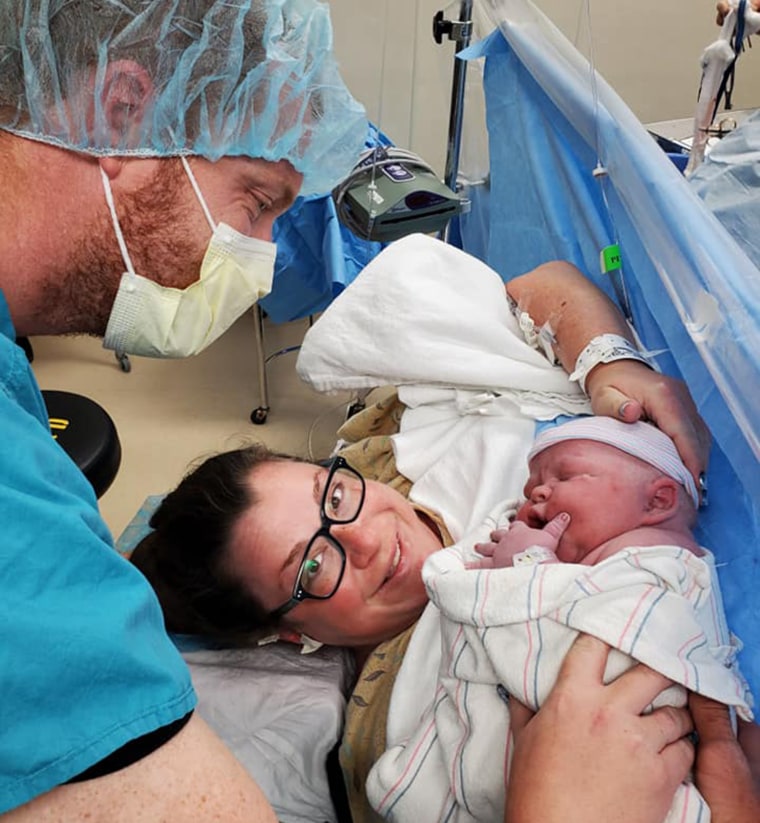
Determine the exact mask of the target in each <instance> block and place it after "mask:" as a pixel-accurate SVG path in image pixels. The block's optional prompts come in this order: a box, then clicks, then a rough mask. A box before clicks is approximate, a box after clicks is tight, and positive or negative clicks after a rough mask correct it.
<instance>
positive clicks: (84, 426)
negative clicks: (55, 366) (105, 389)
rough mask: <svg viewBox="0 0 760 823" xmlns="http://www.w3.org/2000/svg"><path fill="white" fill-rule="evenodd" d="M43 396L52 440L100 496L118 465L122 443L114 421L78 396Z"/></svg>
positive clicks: (60, 393) (47, 393) (62, 393)
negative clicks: (66, 454)
mask: <svg viewBox="0 0 760 823" xmlns="http://www.w3.org/2000/svg"><path fill="white" fill-rule="evenodd" d="M42 397H43V398H44V400H45V405H46V406H47V410H48V417H49V418H50V429H51V431H52V433H53V437H55V438H56V440H57V441H58V442H59V443H60V445H61V446H62V447H63V448H64V450H65V451H66V452H67V453H68V455H69V457H71V459H72V460H73V461H74V462H75V463H76V464H77V466H79V468H80V469H81V471H82V473H83V474H84V476H85V477H86V478H87V479H88V480H89V481H90V484H91V485H92V488H93V489H94V490H95V494H96V496H97V497H101V496H102V495H103V494H105V492H106V491H107V490H108V488H109V487H110V485H111V483H113V480H114V478H115V477H116V473H117V472H118V470H119V465H120V464H121V443H120V442H119V435H118V434H117V432H116V426H115V425H114V422H113V420H111V417H110V416H109V414H108V413H107V412H106V411H105V409H104V408H103V407H102V406H99V405H98V404H97V403H96V402H95V401H94V400H90V398H89V397H84V395H81V394H73V393H72V392H67V391H50V390H43V392H42Z"/></svg>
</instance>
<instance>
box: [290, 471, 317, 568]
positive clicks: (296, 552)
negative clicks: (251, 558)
mask: <svg viewBox="0 0 760 823" xmlns="http://www.w3.org/2000/svg"><path fill="white" fill-rule="evenodd" d="M323 472H324V469H322V468H318V469H317V470H316V471H315V472H314V477H313V479H312V486H311V496H312V498H313V500H314V502H315V503H316V504H317V506H319V505H320V503H321V502H322V489H321V488H320V485H319V480H320V478H321V476H322V474H323ZM309 540H311V537H310V538H309ZM309 540H299V541H297V542H296V543H295V544H294V546H293V548H292V549H291V550H290V551H289V552H288V556H287V557H286V558H285V562H284V563H283V564H282V568H281V569H280V572H281V573H283V572H285V571H286V570H287V569H288V568H289V567H290V566H291V565H292V564H293V563H294V562H295V561H296V560H300V559H301V556H302V555H303V553H304V552H305V551H306V544H307V543H308V542H309Z"/></svg>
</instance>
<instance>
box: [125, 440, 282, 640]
mask: <svg viewBox="0 0 760 823" xmlns="http://www.w3.org/2000/svg"><path fill="white" fill-rule="evenodd" d="M296 459H297V458H294V457H291V456H289V455H284V454H277V453H275V452H271V451H269V449H267V448H266V447H265V446H263V445H261V444H258V443H257V444H253V445H250V446H247V447H245V448H240V449H235V450H233V451H228V452H223V453H221V454H217V455H215V456H213V457H210V458H208V459H206V460H204V461H203V462H202V463H200V464H199V465H198V466H197V467H196V468H194V469H192V470H191V471H190V472H189V473H188V474H187V475H186V476H185V477H184V479H183V480H182V482H181V483H180V484H179V485H178V486H177V488H176V489H174V491H172V492H171V493H170V494H168V495H167V496H166V497H165V498H164V499H163V501H162V502H161V504H160V506H159V507H158V509H156V511H155V512H154V514H153V516H152V517H151V519H150V526H151V528H152V529H153V531H152V532H151V533H150V534H149V535H148V536H147V537H145V538H143V540H142V541H140V543H139V544H138V545H137V546H136V547H135V549H134V551H133V552H132V555H131V557H130V560H131V561H132V563H134V565H135V566H137V568H138V569H140V571H141V572H142V573H143V574H144V575H145V577H147V579H148V582H149V583H150V584H151V586H152V587H153V588H154V589H155V591H156V594H157V595H158V599H159V602H160V603H161V608H162V610H163V613H164V620H165V622H166V628H167V630H168V631H170V632H178V633H181V634H195V635H203V636H204V637H207V638H209V639H212V640H216V641H218V642H221V643H224V644H225V645H233V644H234V645H244V644H246V643H250V642H252V641H253V640H256V639H258V638H259V637H261V636H263V635H264V634H265V633H267V631H271V630H272V628H273V622H272V620H271V619H270V618H269V615H268V613H267V611H265V610H264V609H263V608H262V606H261V605H260V604H259V603H257V602H256V599H255V598H254V597H253V595H252V594H251V592H250V591H248V590H247V589H246V588H245V587H244V585H243V583H242V581H241V580H240V579H239V578H236V577H235V575H234V574H233V573H232V572H231V570H230V569H229V565H228V552H229V548H230V541H231V537H232V532H233V529H234V528H235V526H236V524H237V522H238V520H239V519H240V517H241V516H242V515H243V514H244V513H245V512H246V511H247V510H248V509H250V507H251V506H254V505H255V504H256V502H257V501H256V495H255V492H254V491H253V489H252V487H251V484H250V476H251V472H252V471H253V470H254V469H255V468H256V467H257V466H260V465H262V464H264V463H270V462H273V461H280V460H296Z"/></svg>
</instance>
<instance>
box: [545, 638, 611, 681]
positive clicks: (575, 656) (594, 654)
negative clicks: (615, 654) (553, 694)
mask: <svg viewBox="0 0 760 823" xmlns="http://www.w3.org/2000/svg"><path fill="white" fill-rule="evenodd" d="M609 653H610V647H609V646H608V645H607V644H606V643H605V642H604V641H603V640H599V638H597V637H594V636H593V635H590V634H579V635H578V637H576V639H575V642H574V643H573V645H572V646H571V647H570V651H569V652H568V653H567V654H566V655H565V659H564V660H563V661H562V665H561V666H560V670H559V674H558V675H557V684H558V685H561V684H562V683H564V682H572V683H576V684H582V683H584V682H586V683H589V684H591V683H593V684H597V685H598V684H599V683H601V682H602V678H603V677H604V669H605V668H606V666H607V657H608V656H609Z"/></svg>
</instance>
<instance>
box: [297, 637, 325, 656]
mask: <svg viewBox="0 0 760 823" xmlns="http://www.w3.org/2000/svg"><path fill="white" fill-rule="evenodd" d="M301 643H302V646H301V654H311V653H312V652H315V651H317V650H318V649H321V648H322V646H324V645H325V644H324V643H320V642H319V640H314V638H313V637H309V635H308V634H302V635H301Z"/></svg>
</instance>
